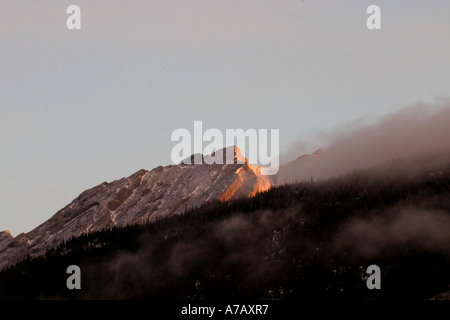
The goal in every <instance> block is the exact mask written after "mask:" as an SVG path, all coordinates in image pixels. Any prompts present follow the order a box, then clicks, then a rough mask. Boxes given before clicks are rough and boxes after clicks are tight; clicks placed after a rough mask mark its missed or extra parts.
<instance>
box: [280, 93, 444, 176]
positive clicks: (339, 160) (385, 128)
mask: <svg viewBox="0 0 450 320" xmlns="http://www.w3.org/2000/svg"><path fill="white" fill-rule="evenodd" d="M449 137H450V100H449V99H446V100H441V101H439V102H436V103H433V104H424V103H420V104H416V105H413V106H410V107H407V108H404V109H401V110H400V111H398V112H395V113H392V114H388V115H385V116H383V117H381V118H379V119H378V120H376V121H374V122H372V123H371V124H367V122H366V121H363V120H361V121H354V122H352V123H349V124H347V125H345V126H343V127H341V128H338V129H334V130H330V131H328V132H322V133H320V134H318V135H317V136H316V138H315V139H313V141H312V142H311V141H304V140H301V139H299V140H298V141H296V142H295V143H294V144H293V145H292V146H291V148H290V149H289V150H288V151H287V152H286V153H285V154H284V157H282V159H284V161H286V159H288V158H289V157H292V155H293V154H297V156H299V155H300V154H301V153H312V152H313V151H314V150H316V149H319V148H323V152H322V154H321V155H318V156H309V157H304V158H303V159H297V160H295V161H293V162H291V163H289V164H286V165H284V166H282V167H281V168H280V174H279V182H287V181H292V180H304V179H310V178H311V177H314V178H327V177H331V176H335V175H341V174H344V173H346V172H348V171H352V170H357V169H361V168H367V167H371V166H374V165H378V164H381V163H384V162H386V161H391V160H395V159H399V158H408V157H411V156H417V155H420V154H423V153H427V152H434V151H442V150H447V149H448V148H449V147H450V143H449Z"/></svg>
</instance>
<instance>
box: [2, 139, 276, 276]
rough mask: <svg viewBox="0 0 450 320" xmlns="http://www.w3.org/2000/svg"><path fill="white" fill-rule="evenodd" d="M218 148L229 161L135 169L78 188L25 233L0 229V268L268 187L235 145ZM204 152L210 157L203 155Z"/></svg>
mask: <svg viewBox="0 0 450 320" xmlns="http://www.w3.org/2000/svg"><path fill="white" fill-rule="evenodd" d="M230 151H231V152H230ZM218 152H223V155H224V157H225V156H226V155H227V154H228V155H229V154H230V153H231V154H234V159H233V163H231V164H227V163H225V162H224V164H205V163H202V164H189V163H186V162H189V161H188V159H185V160H184V161H183V162H182V163H180V164H178V165H169V166H166V167H162V166H159V167H157V168H155V169H153V170H151V171H147V170H139V171H138V172H136V173H134V174H132V175H131V176H129V177H127V178H122V179H120V180H116V181H113V182H110V183H107V182H103V183H101V184H100V185H98V186H96V187H93V188H91V189H89V190H86V191H84V192H82V193H81V194H80V195H79V196H78V197H77V198H76V199H74V200H73V201H72V202H71V203H70V204H69V205H67V206H66V207H64V208H63V209H61V210H60V211H58V212H57V213H56V214H55V215H54V216H53V217H51V218H50V219H49V220H47V221H46V222H44V223H43V224H41V225H40V226H38V227H37V228H35V229H33V230H32V231H30V232H28V233H22V234H20V235H18V236H17V237H15V238H13V237H12V236H11V235H10V234H9V233H7V232H2V233H1V234H0V270H1V269H3V268H4V267H6V266H8V265H11V264H14V263H16V262H17V261H20V260H23V259H24V258H26V256H27V255H30V256H39V255H42V254H44V253H45V251H46V250H47V249H50V248H54V247H55V246H56V245H58V244H59V243H60V242H61V241H63V240H68V239H70V238H72V237H75V236H77V235H80V234H82V233H88V232H92V231H96V230H101V229H105V228H111V227H114V226H118V227H121V226H127V225H133V224H139V223H146V222H149V221H155V220H156V219H160V218H165V217H169V216H172V215H176V214H181V213H183V212H184V211H185V210H187V209H189V208H192V207H197V206H200V205H202V204H204V203H206V202H208V201H212V200H219V201H222V202H223V201H228V200H229V199H232V198H234V197H252V196H254V195H255V194H257V193H259V192H263V191H266V190H268V189H269V188H270V187H271V182H270V180H269V178H268V177H267V176H263V175H261V174H260V171H261V168H260V167H258V166H252V165H249V164H248V161H247V159H246V158H244V157H243V156H242V154H241V152H240V150H239V148H237V147H228V148H224V149H222V150H220V151H218ZM194 156H195V155H193V156H192V157H191V158H193V157H194ZM211 156H214V154H212V155H211ZM207 157H210V156H202V159H206V158H207Z"/></svg>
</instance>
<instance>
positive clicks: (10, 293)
mask: <svg viewBox="0 0 450 320" xmlns="http://www.w3.org/2000/svg"><path fill="white" fill-rule="evenodd" d="M445 154H447V153H445ZM437 157H439V155H438V154H422V155H420V156H418V157H415V158H414V159H398V160H396V161H391V162H386V163H384V164H383V165H380V166H377V167H372V168H369V169H364V170H358V171H354V172H351V173H349V174H346V175H343V176H340V177H335V178H331V179H326V180H317V179H316V180H315V181H308V182H298V183H292V184H285V185H280V186H277V187H274V188H272V189H270V190H268V191H267V192H264V193H260V194H257V195H256V196H254V197H252V198H247V199H233V200H230V201H228V202H224V203H221V202H218V201H217V202H209V203H207V204H205V205H203V206H201V207H199V208H195V209H191V210H187V211H186V212H185V213H184V214H182V215H178V216H173V217H171V218H167V219H163V220H159V221H156V222H154V223H151V224H146V225H139V226H129V227H125V228H113V229H109V230H103V231H98V232H94V233H91V234H85V235H82V236H80V237H77V238H74V239H72V240H70V241H67V242H64V243H61V244H60V245H59V246H58V247H57V248H55V249H53V250H50V251H48V252H47V253H46V254H45V256H42V257H38V258H33V259H32V258H28V259H27V260H25V261H23V262H20V263H18V264H17V265H15V266H12V267H10V268H8V269H6V270H4V271H2V272H1V273H0V298H2V299H44V298H58V299H214V298H228V299H322V298H327V299H352V300H358V299H394V300H397V299H426V298H431V297H433V296H436V295H437V294H439V293H442V292H447V291H448V285H449V284H450V274H449V273H448V270H450V268H449V267H450V254H449V252H450V197H449V194H450V162H447V163H445V164H444V162H441V161H438V162H435V161H432V160H433V159H436V158H437ZM413 163H414V164H415V165H414V166H412V164H413ZM72 264H75V265H78V266H80V268H81V274H82V280H81V283H82V284H81V287H82V289H81V290H68V289H67V287H66V279H67V277H68V274H66V268H67V266H69V265H72ZM372 264H376V265H378V266H379V267H380V268H381V273H382V287H381V290H368V289H367V287H366V282H365V280H366V279H367V277H368V275H367V274H366V272H365V271H366V268H367V267H368V266H369V265H372Z"/></svg>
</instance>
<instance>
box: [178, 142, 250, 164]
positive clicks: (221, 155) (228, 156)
mask: <svg viewBox="0 0 450 320" xmlns="http://www.w3.org/2000/svg"><path fill="white" fill-rule="evenodd" d="M196 159H197V161H196ZM200 159H201V162H200ZM217 160H221V164H247V165H248V160H247V158H246V157H244V156H243V155H242V152H241V149H239V147H238V146H229V147H225V148H222V149H219V150H217V151H215V152H213V153H211V154H210V155H204V154H201V153H196V154H192V155H191V156H190V157H188V158H186V159H184V160H183V161H181V163H184V164H196V163H201V164H205V163H206V164H213V163H217ZM219 164H220V162H219Z"/></svg>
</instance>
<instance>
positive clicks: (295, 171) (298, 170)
mask: <svg viewBox="0 0 450 320" xmlns="http://www.w3.org/2000/svg"><path fill="white" fill-rule="evenodd" d="M323 153H324V152H323V150H322V149H318V150H316V151H314V152H313V153H311V154H303V155H301V156H299V157H298V158H297V159H295V160H293V161H291V162H288V163H286V164H284V165H282V166H280V169H279V170H278V173H277V174H276V176H275V177H274V181H273V182H275V183H278V184H282V183H293V182H296V181H306V180H307V181H309V180H310V179H314V176H315V175H316V174H317V172H316V171H317V169H318V167H319V166H320V161H321V160H322V156H323Z"/></svg>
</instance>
